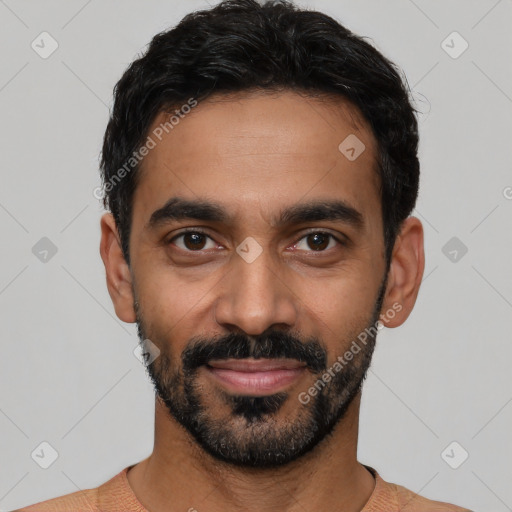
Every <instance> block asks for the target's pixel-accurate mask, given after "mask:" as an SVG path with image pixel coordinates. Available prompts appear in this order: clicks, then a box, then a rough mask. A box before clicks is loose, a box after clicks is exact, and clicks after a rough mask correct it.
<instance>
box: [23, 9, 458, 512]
mask: <svg viewBox="0 0 512 512" xmlns="http://www.w3.org/2000/svg"><path fill="white" fill-rule="evenodd" d="M417 147H418V130H417V122H416V118H415V115H414V109H413V108H412V106H411V104H410V101H409V97H408V92H407V89H406V87H405V86H404V84H403V83H402V81H401V80H400V77H399V75H398V72H397V70H396V69H395V67H394V66H393V64H392V63H390V62H389V61H388V60H387V59H385V58H384V57H383V56H382V55H381V54H380V53H379V52H378V51H377V50H375V49H374V48H373V47H372V46H370V45H369V44H368V43H366V42H365V41H363V39H361V38H359V37H358V36H356V35H354V34H352V33H351V32H349V31H348V30H347V29H345V28H344V27H342V26H341V25H339V24H338V23H337V22H335V21H334V20H333V19H331V18H329V17H327V16H326V15H324V14H321V13H318V12H311V11H302V10H299V9H298V8H296V7H295V6H293V5H292V4H289V3H286V2H269V3H266V4H259V3H257V2H255V1H253V0H236V1H226V2H223V3H221V4H220V5H218V6H216V7H214V8H212V9H209V10H205V11H201V12H196V13H193V14H190V15H188V16H187V17H185V18H184V19H183V20H182V22H181V23H180V24H179V25H178V26H177V27H176V28H174V29H173V30H170V31H168V32H163V33H161V34H158V35H157V36H155V38H154V39H153V40H152V42H151V45H150V47H149V48H148V50H147V52H146V53H145V55H144V56H142V57H141V58H140V59H138V60H136V61H135V62H134V63H132V64H131V66H130V67H129V68H128V70H127V71H126V72H125V74H124V75H123V77H122V78H121V80H120V81H119V83H118V84H117V86H116V89H115V102H114V108H113V112H112V116H111V119H110V121H109V124H108V127H107V130H106V134H105V139H104V145H103V151H102V162H101V168H102V173H103V174H102V178H103V184H104V191H105V198H104V205H105V206H106V207H107V208H108V209H109V210H110V212H109V213H106V214H105V215H104V216H103V217H102V219H101V246H100V252H101V257H102V259H103V262H104V264H105V269H106V276H107V286H108V289H109V293H110V296H111V298H112V301H113V304H114V308H115V311H116V314H117V316H118V317H119V318H120V319H121V320H123V321H125V322H137V326H138V331H139V336H140V340H141V344H142V346H143V350H144V354H145V357H146V360H147V369H148V372H149V375H150V377H151V379H152V381H153V383H154V385H155V389H156V392H157V393H156V395H157V398H156V406H155V409H156V411H155V412H156V418H155V421H156V423H155V442H154V450H153V453H152V454H151V455H150V456H149V457H148V458H147V459H145V460H143V461H142V462H140V463H138V464H135V465H132V466H129V467H127V468H125V469H124V470H123V471H121V472H120V473H119V474H117V475H116V476H114V477H113V478H112V479H111V480H109V481H108V482H106V483H104V484H103V485H101V486H100V487H98V488H96V489H89V490H85V491H80V492H75V493H73V494H70V495H67V496H64V497H61V498H55V499H52V500H49V501H46V502H43V503H39V504H36V505H33V506H30V507H27V508H24V509H22V510H23V511H26V512H35V511H41V512H43V511H52V512H53V511H66V512H70V511H73V512H78V511H86V510H87V511H90V510H94V511H102V512H110V511H114V510H116V511H119V510H123V511H138V512H145V511H149V512H174V511H186V510H189V511H194V510H197V511H208V512H217V511H218V512H221V511H222V512H226V511H235V510H244V511H258V512H260V511H270V510H280V511H287V512H295V511H303V510H307V511H312V512H313V511H319V510H343V511H344V512H356V511H364V512H370V511H372V512H376V511H379V512H394V511H404V512H406V511H427V510H428V511H441V510H444V511H462V510H464V509H462V508H460V507H457V506H454V505H449V504H447V503H440V502H434V501H431V500H429V499H427V498H424V497H420V496H418V495H416V494H415V493H413V492H411V491H409V490H407V489H405V488H404V487H402V486H399V485H395V484H391V483H387V482H385V481H384V480H383V479H382V478H381V477H380V476H379V474H378V472H377V471H376V470H375V469H374V468H372V467H370V466H365V465H363V464H360V463H359V462H358V461H357V438H358V417H359V408H360V400H361V386H362V383H363V381H364V379H365V377H366V374H367V370H368V368H369V365H370V362H371V357H372V353H373V349H374V346H375V341H376V336H377V332H378V330H379V329H380V328H381V327H383V326H387V327H396V326H399V325H401V324H402V323H403V322H404V321H405V320H406V319H407V317H408V315H409V314H410V312H411V310H412V308H413V306H414V303H415V300H416V297H417V294H418V290H419V286H420V282H421V278H422V275H423V268H424V252H423V231H422V226H421V223H420V222H419V220H418V219H416V218H414V217H410V216H409V215H410V213H411V212H412V210H413V208H414V204H415V201H416V197H417V193H418V182H419V163H418V159H417Z"/></svg>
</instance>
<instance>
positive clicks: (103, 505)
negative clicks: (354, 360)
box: [14, 466, 471, 512]
mask: <svg viewBox="0 0 512 512" xmlns="http://www.w3.org/2000/svg"><path fill="white" fill-rule="evenodd" d="M131 467H133V466H128V467H126V468H124V469H123V470H122V471H121V472H120V473H118V474H117V475H116V476H114V477H112V478H111V479H110V480H108V481H107V482H105V483H104V484H102V485H100V486H99V487H97V488H95V489H86V490H83V491H77V492H74V493H71V494H66V495H65V496H61V497H60V498H53V499H50V500H47V501H43V502H41V503H36V504H34V505H31V506H28V507H25V508H21V509H19V510H17V511H14V512H150V511H148V510H147V509H146V508H144V506H143V505H142V504H141V503H140V502H139V500H138V499H137V497H136V496H135V494H134V493H133V491H132V489H131V487H130V484H129V482H128V478H127V476H126V474H127V472H128V470H129V469H130V468H131ZM365 467H366V468H367V469H368V470H369V471H370V472H371V473H372V474H373V476H374V477H375V488H374V490H373V493H372V495H371V496H370V499H369V500H368V502H367V503H366V505H365V506H364V507H363V509H362V510H361V512H471V511H469V510H468V509H464V508H461V507H457V506H455V505H450V504H449V503H441V502H439V501H432V500H429V499H427V498H423V497H421V496H419V495H417V494H415V493H413V492H412V491H409V490H407V489H405V488H404V487H402V486H400V485H396V484H391V483H388V482H385V481H384V480H383V479H382V478H381V477H380V476H379V474H378V473H377V471H375V469H373V468H371V467H369V466H365Z"/></svg>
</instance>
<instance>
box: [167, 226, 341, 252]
mask: <svg viewBox="0 0 512 512" xmlns="http://www.w3.org/2000/svg"><path fill="white" fill-rule="evenodd" d="M188 233H200V234H202V235H204V236H206V237H207V238H209V239H210V240H212V241H213V242H215V243H217V244H218V242H217V241H216V240H215V239H214V238H213V237H211V236H210V235H209V234H208V232H207V230H205V229H203V228H183V230H181V231H178V232H177V233H175V234H174V235H173V236H172V238H170V239H169V240H168V241H167V242H166V244H170V243H171V242H173V241H174V240H175V239H176V238H178V237H180V236H183V235H186V234H188ZM315 233H322V234H325V235H329V236H330V237H332V238H333V239H334V240H336V242H338V244H340V245H341V246H346V245H347V244H348V243H349V239H348V238H347V237H346V236H345V235H343V234H342V233H339V232H336V234H334V233H332V232H331V231H330V230H328V229H323V228H310V229H309V230H308V231H302V232H301V234H300V236H299V238H296V239H295V241H294V242H293V243H292V244H291V246H292V247H293V246H294V245H296V244H298V243H299V242H300V241H301V240H302V239H303V238H306V237H307V236H308V235H311V234H315ZM219 245H220V244H219ZM203 250H205V249H203ZM188 252H201V250H198V251H188ZM304 252H316V251H313V250H311V251H304ZM318 252H319V253H321V252H326V251H318Z"/></svg>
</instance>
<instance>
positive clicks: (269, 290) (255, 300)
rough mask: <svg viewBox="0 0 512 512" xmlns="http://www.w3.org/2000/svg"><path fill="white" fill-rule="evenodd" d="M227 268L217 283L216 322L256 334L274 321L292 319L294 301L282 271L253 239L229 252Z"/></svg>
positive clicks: (281, 322)
mask: <svg viewBox="0 0 512 512" xmlns="http://www.w3.org/2000/svg"><path fill="white" fill-rule="evenodd" d="M229 264H230V265H231V269H230V271H229V272H228V273H227V274H226V276H225V278H224V279H223V282H222V283H221V284H220V294H219V297H218V298H217V301H216V306H215V317H216V321H217V323H218V324H219V325H223V326H224V327H227V328H231V329H232V328H233V326H235V327H236V328H238V329H242V330H243V331H244V332H245V333H246V334H248V335H258V334H261V333H262V332H264V331H265V330H267V329H269V328H270V327H272V326H275V325H276V324H278V325H279V326H280V327H283V326H286V327H291V326H293V325H294V324H295V322H296V317H297V304H296V300H295V299H294V295H293V293H291V291H290V289H289V288H288V287H287V286H286V284H285V283H283V280H284V274H283V273H282V272H280V269H279V265H278V264H276V260H275V259H274V258H273V257H272V255H271V254H270V249H268V248H264V247H262V246H261V245H260V244H259V243H258V242H256V240H254V239H246V240H244V242H242V243H241V244H240V245H239V246H238V247H237V254H234V255H233V259H232V261H231V262H230V263H229Z"/></svg>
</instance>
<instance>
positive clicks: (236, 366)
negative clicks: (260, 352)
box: [208, 358, 306, 372]
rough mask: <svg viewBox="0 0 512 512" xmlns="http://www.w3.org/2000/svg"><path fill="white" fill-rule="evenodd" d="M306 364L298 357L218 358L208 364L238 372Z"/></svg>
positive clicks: (283, 368)
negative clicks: (298, 359)
mask: <svg viewBox="0 0 512 512" xmlns="http://www.w3.org/2000/svg"><path fill="white" fill-rule="evenodd" d="M305 365H306V364H305V363H302V362H301V361H297V360H296V359H284V358H283V359H253V358H247V359H217V360H212V361H209V362H208V366H211V367H212V368H219V369H223V370H233V371H238V372H264V371H271V370H295V369H297V368H301V367H304V366H305Z"/></svg>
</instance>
